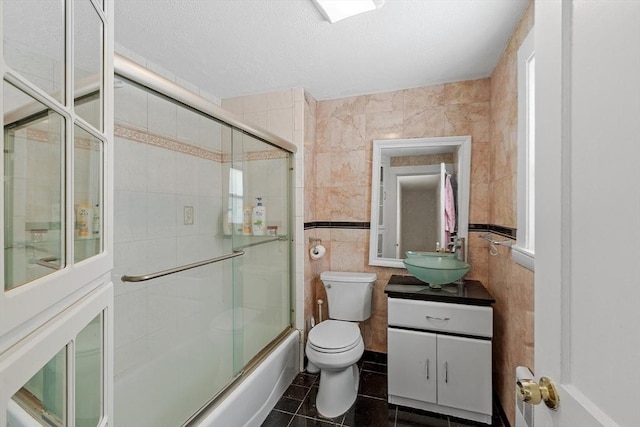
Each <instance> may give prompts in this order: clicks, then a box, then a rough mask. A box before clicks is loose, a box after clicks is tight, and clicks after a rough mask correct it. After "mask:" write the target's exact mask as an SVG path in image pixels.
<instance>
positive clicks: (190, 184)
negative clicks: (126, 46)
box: [113, 56, 300, 427]
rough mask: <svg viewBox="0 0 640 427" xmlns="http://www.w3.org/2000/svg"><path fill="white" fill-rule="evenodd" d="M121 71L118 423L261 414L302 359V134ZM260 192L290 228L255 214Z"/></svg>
mask: <svg viewBox="0 0 640 427" xmlns="http://www.w3.org/2000/svg"><path fill="white" fill-rule="evenodd" d="M115 71H116V90H115V127H114V135H115V165H114V167H115V176H116V182H115V194H114V203H115V225H114V230H115V266H114V272H113V282H114V284H115V331H114V336H115V360H114V371H115V381H114V384H115V393H114V394H115V402H114V407H115V420H114V425H116V426H133V425H135V426H137V427H144V426H154V427H156V426H160V425H161V426H167V427H169V426H180V425H198V426H214V425H215V426H220V425H225V426H227V425H228V426H231V425H233V426H235V425H238V426H240V425H249V426H252V425H259V424H260V423H261V422H262V420H264V418H265V417H266V415H267V414H268V413H269V411H270V410H271V408H272V406H273V405H274V404H275V402H276V401H277V400H278V398H279V397H280V395H281V394H282V392H283V391H284V390H285V389H286V387H287V386H288V385H289V384H290V382H291V380H292V379H293V378H294V377H295V375H296V374H297V373H298V370H299V366H298V365H299V351H300V336H299V332H298V331H297V330H295V329H294V328H293V327H292V323H293V322H292V313H293V310H292V304H293V303H292V291H291V286H292V285H291V283H292V277H293V274H292V261H291V260H292V251H291V246H292V241H293V237H292V234H293V233H292V227H293V220H292V205H293V204H292V179H293V177H292V170H293V168H292V156H293V153H294V152H295V146H293V145H292V144H291V143H289V142H287V141H285V140H283V139H281V138H279V137H277V136H275V135H272V134H270V133H268V132H266V131H262V130H260V129H255V128H253V127H250V126H247V125H245V124H243V123H241V122H239V121H238V120H237V119H236V118H234V117H232V116H231V115H229V114H228V113H226V112H225V111H224V110H222V109H221V108H220V107H218V106H217V105H215V104H213V103H211V102H209V101H207V100H205V99H203V98H201V97H199V96H198V95H196V94H194V93H192V92H189V91H187V90H185V89H183V88H181V87H179V86H177V85H176V84H175V83H173V82H170V81H168V80H166V79H164V78H162V77H159V76H157V75H155V74H154V73H152V72H150V71H148V70H147V69H145V68H143V67H141V66H139V65H137V64H135V63H133V62H131V61H129V60H126V59H124V58H122V57H120V56H116V60H115ZM258 197H260V198H262V201H263V204H264V206H265V208H266V225H267V226H269V230H270V231H273V230H277V232H274V233H269V235H263V234H262V233H258V232H256V233H255V234H258V235H255V234H254V233H253V232H252V230H251V227H250V225H251V224H247V212H248V211H249V212H251V209H252V207H253V206H255V205H256V198H258ZM263 225H264V224H263ZM248 226H249V227H248Z"/></svg>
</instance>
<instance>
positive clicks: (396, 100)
mask: <svg viewBox="0 0 640 427" xmlns="http://www.w3.org/2000/svg"><path fill="white" fill-rule="evenodd" d="M403 103H404V93H403V91H401V90H399V91H395V92H383V93H374V94H371V95H366V96H365V113H366V114H367V115H369V114H374V113H382V112H391V111H402V109H403Z"/></svg>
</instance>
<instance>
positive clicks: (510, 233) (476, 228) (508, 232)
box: [304, 221, 517, 240]
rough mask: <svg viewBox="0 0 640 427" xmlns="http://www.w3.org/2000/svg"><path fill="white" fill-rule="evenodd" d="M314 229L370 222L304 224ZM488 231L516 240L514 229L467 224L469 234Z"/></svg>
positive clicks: (362, 226)
mask: <svg viewBox="0 0 640 427" xmlns="http://www.w3.org/2000/svg"><path fill="white" fill-rule="evenodd" d="M315 228H345V229H370V228H371V223H370V222H351V221H313V222H305V223H304V229H305V230H312V229H315ZM487 231H490V232H492V233H495V234H499V235H500V236H503V237H507V238H509V239H514V240H515V239H516V235H517V230H516V229H515V228H510V227H503V226H501V225H495V224H469V232H487Z"/></svg>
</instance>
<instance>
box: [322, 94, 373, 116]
mask: <svg viewBox="0 0 640 427" xmlns="http://www.w3.org/2000/svg"><path fill="white" fill-rule="evenodd" d="M366 104H367V98H366V96H353V97H350V98H339V99H329V100H325V101H320V102H318V109H317V115H318V119H326V118H329V117H340V116H353V115H357V114H364V113H365V107H366Z"/></svg>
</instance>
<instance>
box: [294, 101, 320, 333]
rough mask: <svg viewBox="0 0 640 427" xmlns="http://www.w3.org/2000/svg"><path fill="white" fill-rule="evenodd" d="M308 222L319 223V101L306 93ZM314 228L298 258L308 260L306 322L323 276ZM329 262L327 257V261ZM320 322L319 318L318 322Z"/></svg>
mask: <svg viewBox="0 0 640 427" xmlns="http://www.w3.org/2000/svg"><path fill="white" fill-rule="evenodd" d="M304 100H305V103H304V222H305V224H306V223H310V222H314V221H315V220H316V217H315V212H316V199H315V187H316V147H315V142H316V109H317V102H316V100H315V98H313V96H311V94H309V93H305V94H304ZM315 231H316V230H314V229H307V230H305V231H304V238H303V247H304V250H303V251H302V255H301V256H302V258H297V261H298V262H300V263H301V262H303V261H302V260H304V319H305V321H306V320H307V319H309V317H310V316H314V317H315V314H314V308H315V304H316V298H315V296H316V294H315V281H316V280H318V277H319V276H320V271H318V266H319V265H320V264H322V263H321V262H320V263H319V262H317V261H313V262H312V261H311V257H310V256H309V238H311V237H313V238H319V237H318V236H317V233H316V232H315ZM324 259H326V258H324ZM315 320H316V321H317V320H318V319H317V318H316V319H315ZM308 328H309V325H307V324H305V333H306V332H308Z"/></svg>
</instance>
